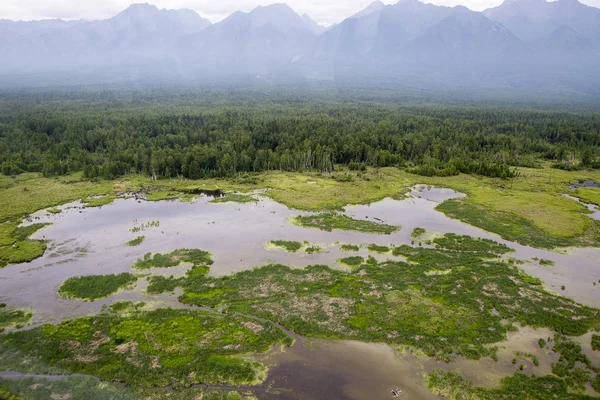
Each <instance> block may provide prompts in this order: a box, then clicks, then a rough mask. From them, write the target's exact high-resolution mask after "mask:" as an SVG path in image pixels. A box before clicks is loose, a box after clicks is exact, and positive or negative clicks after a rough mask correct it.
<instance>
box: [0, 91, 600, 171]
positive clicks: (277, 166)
mask: <svg viewBox="0 0 600 400" xmlns="http://www.w3.org/2000/svg"><path fill="white" fill-rule="evenodd" d="M231 104H235V105H231ZM540 160H548V161H551V162H553V163H554V165H555V166H556V167H559V168H567V169H577V168H600V115H599V114H592V113H589V114H571V113H559V112H542V111H519V110H516V109H496V110H494V109H488V108H485V109H472V108H468V109H467V108H451V107H439V106H406V105H393V104H385V103H367V102H363V103H353V102H344V101H341V102H340V101H322V100H313V101H310V100H301V101H300V100H297V101H294V100H291V99H290V100H288V101H286V100H280V101H279V100H278V102H277V104H274V103H272V102H269V101H268V100H264V99H263V100H260V101H252V99H245V101H243V100H240V99H239V98H238V99H236V101H235V103H234V102H228V101H227V100H226V99H225V100H224V99H222V98H221V99H217V100H215V99H211V100H210V101H197V102H194V101H193V100H189V99H186V100H185V102H184V101H181V100H177V99H176V96H164V97H160V96H157V97H156V98H154V99H153V100H151V101H148V100H144V101H137V100H136V99H119V98H115V97H113V96H106V97H103V96H101V95H97V94H96V95H94V96H93V97H90V98H88V99H87V100H86V99H78V100H76V101H67V100H62V101H32V100H22V99H19V100H15V101H10V100H4V101H2V102H0V170H1V171H2V173H3V174H6V175H15V174H19V173H21V172H24V171H31V172H42V173H43V174H44V175H46V176H56V175H64V174H69V173H72V172H75V171H84V173H85V176H86V177H87V178H97V177H102V178H114V177H117V176H121V175H124V174H128V173H144V174H148V175H151V176H154V177H157V178H158V177H178V176H181V177H187V178H192V179H198V178H204V177H215V176H218V177H228V176H233V175H235V174H238V173H242V172H259V171H269V170H284V171H303V170H316V171H322V172H331V171H333V170H334V168H335V167H336V166H337V165H344V166H349V167H352V168H353V169H356V168H364V167H366V166H371V167H387V166H397V167H401V168H407V169H408V170H409V171H411V172H413V173H417V174H422V175H440V176H444V175H455V174H458V173H471V174H479V175H484V176H490V177H499V178H506V177H510V176H512V175H513V174H514V167H515V166H528V167H533V166H536V164H537V163H539V161H540Z"/></svg>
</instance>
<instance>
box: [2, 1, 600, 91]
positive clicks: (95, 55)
mask: <svg viewBox="0 0 600 400" xmlns="http://www.w3.org/2000/svg"><path fill="white" fill-rule="evenodd" d="M5 1H6V0H2V4H5V3H4V2H5ZM10 1H12V0H10ZM39 1H40V2H41V0H39ZM61 1H65V0H55V1H54V3H52V4H61ZM94 1H96V0H94ZM180 1H181V2H182V4H183V2H184V1H185V0H180ZM190 1H191V0H190ZM312 1H318V0H312ZM320 1H324V0H320ZM92 3H93V2H92ZM175 3H177V1H174V2H169V6H170V7H169V9H166V8H159V7H157V6H155V5H150V4H146V3H144V4H132V5H130V6H128V7H127V8H125V9H124V10H120V11H119V12H118V13H115V15H113V16H110V18H105V19H100V20H62V19H52V20H42V21H33V22H23V21H12V20H6V19H4V20H1V19H0V60H2V62H1V63H0V88H1V87H2V86H12V87H14V86H17V87H19V86H23V85H27V86H35V85H44V86H56V85H86V84H107V83H114V84H121V83H131V84H136V85H137V84H145V83H152V84H154V83H157V82H164V83H173V84H179V85H181V84H183V85H187V84H193V83H203V84H204V83H210V84H213V83H214V82H217V81H220V82H226V83H227V84H232V83H233V82H238V83H239V84H242V85H247V84H260V85H263V84H266V85H279V84H282V83H284V84H288V83H290V82H291V83H293V84H294V85H298V84H300V85H312V84H317V85H318V82H333V83H335V85H339V87H343V88H344V90H346V89H348V88H350V87H353V85H355V84H360V85H363V86H366V87H368V88H372V89H373V88H376V87H379V88H381V89H383V90H391V89H392V88H393V91H395V92H398V93H400V92H403V93H408V92H417V93H418V92H420V91H423V90H433V91H436V92H439V93H444V94H446V95H448V93H460V94H464V93H467V94H469V95H471V96H477V95H478V94H479V93H493V94H494V95H498V94H500V93H504V92H507V93H519V94H520V95H524V94H527V95H529V94H536V95H538V96H543V97H546V96H547V95H548V94H553V95H554V96H557V97H559V98H561V99H564V98H575V97H578V98H582V96H583V97H585V98H590V96H593V97H596V98H598V99H600V69H599V68H598V65H600V8H596V7H592V6H588V5H585V4H582V3H581V2H579V1H578V0H557V1H554V2H547V1H545V0H505V1H504V2H503V3H502V4H501V5H498V6H495V7H490V8H487V9H485V10H483V11H481V12H479V11H473V10H471V9H469V8H466V7H464V6H453V7H449V6H439V5H434V4H427V3H423V2H421V1H419V0H399V1H398V2H396V3H394V4H387V3H384V2H381V1H377V0H376V1H373V2H372V3H370V4H368V5H366V6H365V7H364V8H363V9H361V10H354V9H353V10H351V12H350V10H347V11H346V12H347V13H348V17H347V18H345V19H343V20H342V21H341V22H339V23H337V24H335V25H332V26H328V27H325V26H324V25H322V24H319V23H318V22H316V21H315V20H314V19H313V18H312V17H311V15H310V14H306V13H301V12H300V9H299V7H296V8H294V7H290V5H288V4H285V3H276V4H271V5H267V6H258V7H256V8H253V9H252V10H250V11H245V10H239V11H235V12H233V13H232V14H231V15H229V16H228V17H227V18H225V19H223V20H221V21H219V22H216V23H213V22H212V21H210V20H209V19H207V18H204V17H202V16H201V15H199V14H198V12H197V11H195V9H186V8H177V9H174V8H173V7H174V6H175ZM225 3H227V1H224V2H223V1H222V0H219V2H217V1H213V2H212V3H211V4H213V5H214V7H215V8H214V11H216V10H217V9H218V8H219V7H220V6H222V5H223V4H225ZM86 4H87V5H88V6H89V2H86ZM207 4H208V3H207ZM216 4H219V5H220V6H216ZM236 4H237V3H236ZM292 5H296V6H297V4H295V3H293V2H292ZM322 7H323V6H322ZM195 8H197V7H195ZM349 8H353V7H350V6H349Z"/></svg>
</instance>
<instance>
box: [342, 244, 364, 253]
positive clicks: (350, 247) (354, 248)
mask: <svg viewBox="0 0 600 400" xmlns="http://www.w3.org/2000/svg"><path fill="white" fill-rule="evenodd" d="M340 250H342V251H346V252H351V251H359V250H360V246H356V245H354V244H343V245H341V246H340Z"/></svg>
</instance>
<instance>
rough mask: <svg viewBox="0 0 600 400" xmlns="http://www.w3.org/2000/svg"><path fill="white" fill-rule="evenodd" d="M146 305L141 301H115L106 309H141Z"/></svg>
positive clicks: (116, 310)
mask: <svg viewBox="0 0 600 400" xmlns="http://www.w3.org/2000/svg"><path fill="white" fill-rule="evenodd" d="M145 306H146V303H144V302H143V301H140V302H137V303H134V302H132V301H117V302H114V303H112V304H111V305H110V306H108V309H109V310H110V311H111V312H114V313H119V312H124V311H135V310H139V309H142V308H144V307H145Z"/></svg>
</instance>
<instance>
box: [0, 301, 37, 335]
mask: <svg viewBox="0 0 600 400" xmlns="http://www.w3.org/2000/svg"><path fill="white" fill-rule="evenodd" d="M32 316H33V314H32V313H30V312H27V311H24V310H9V309H7V308H6V307H1V308H0V332H2V331H4V330H5V329H9V328H15V327H17V326H25V325H27V324H28V323H29V321H30V320H31V317H32Z"/></svg>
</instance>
